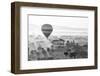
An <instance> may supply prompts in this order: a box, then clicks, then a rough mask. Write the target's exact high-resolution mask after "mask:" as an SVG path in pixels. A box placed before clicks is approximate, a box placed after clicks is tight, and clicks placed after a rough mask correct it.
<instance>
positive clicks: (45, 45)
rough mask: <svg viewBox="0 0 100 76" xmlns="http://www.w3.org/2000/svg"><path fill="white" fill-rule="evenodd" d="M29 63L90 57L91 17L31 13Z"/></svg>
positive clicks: (29, 22) (29, 17) (29, 15)
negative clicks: (89, 24)
mask: <svg viewBox="0 0 100 76" xmlns="http://www.w3.org/2000/svg"><path fill="white" fill-rule="evenodd" d="M27 21H28V24H27V27H28V33H27V34H28V61H34V60H59V59H83V58H88V17H87V16H66V15H65V16H64V15H46V14H45V15H43V14H28V17H27Z"/></svg>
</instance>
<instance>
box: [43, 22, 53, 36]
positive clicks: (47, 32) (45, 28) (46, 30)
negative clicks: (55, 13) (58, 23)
mask: <svg viewBox="0 0 100 76" xmlns="http://www.w3.org/2000/svg"><path fill="white" fill-rule="evenodd" d="M52 31H53V28H52V25H50V24H44V25H42V32H43V34H44V35H45V36H46V37H47V38H48V37H49V35H50V34H51V32H52Z"/></svg>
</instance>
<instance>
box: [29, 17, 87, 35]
mask: <svg viewBox="0 0 100 76" xmlns="http://www.w3.org/2000/svg"><path fill="white" fill-rule="evenodd" d="M43 24H51V25H52V27H53V32H52V33H51V35H82V36H83V35H87V34H88V18H87V17H58V16H35V15H30V16H29V23H28V25H29V35H43V33H42V31H41V26H42V25H43ZM43 36H44V35H43Z"/></svg>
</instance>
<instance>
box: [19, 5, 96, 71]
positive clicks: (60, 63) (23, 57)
mask: <svg viewBox="0 0 100 76" xmlns="http://www.w3.org/2000/svg"><path fill="white" fill-rule="evenodd" d="M27 14H44V15H45V14H46V15H71V16H72V15H73V16H87V17H88V19H89V25H88V58H87V59H67V60H47V61H28V50H27V49H28V48H27V47H28V43H27V40H28V39H27ZM20 17H21V20H20V31H21V32H20V44H21V45H20V47H21V48H20V69H21V70H26V69H42V68H57V67H75V66H91V65H94V11H88V10H87V11H86V10H70V9H55V8H53V9H51V8H41V7H21V8H20Z"/></svg>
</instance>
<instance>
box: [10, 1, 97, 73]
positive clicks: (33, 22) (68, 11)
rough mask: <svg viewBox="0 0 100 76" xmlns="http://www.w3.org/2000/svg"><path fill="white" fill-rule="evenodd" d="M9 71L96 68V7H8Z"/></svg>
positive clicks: (50, 5)
mask: <svg viewBox="0 0 100 76" xmlns="http://www.w3.org/2000/svg"><path fill="white" fill-rule="evenodd" d="M11 12H12V15H11V22H12V23H11V38H12V39H11V40H12V41H11V49H12V50H11V72H12V73H15V74H24V73H42V72H57V71H73V70H86V69H97V54H98V52H97V7H94V6H78V5H63V4H62V5H61V4H47V3H31V2H14V3H12V4H11Z"/></svg>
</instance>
